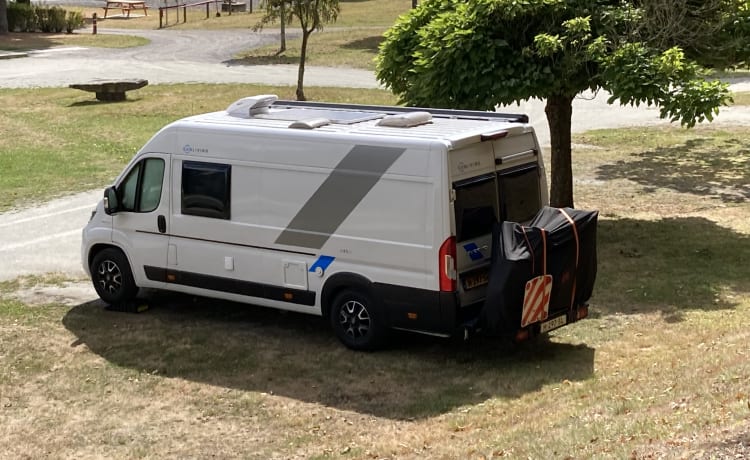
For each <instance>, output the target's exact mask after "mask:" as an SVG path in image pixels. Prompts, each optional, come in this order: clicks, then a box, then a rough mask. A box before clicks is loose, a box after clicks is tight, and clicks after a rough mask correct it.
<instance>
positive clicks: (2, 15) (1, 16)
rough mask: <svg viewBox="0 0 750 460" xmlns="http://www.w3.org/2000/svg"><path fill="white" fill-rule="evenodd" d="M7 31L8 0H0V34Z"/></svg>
mask: <svg viewBox="0 0 750 460" xmlns="http://www.w3.org/2000/svg"><path fill="white" fill-rule="evenodd" d="M7 33H8V0H0V35H5V34H7Z"/></svg>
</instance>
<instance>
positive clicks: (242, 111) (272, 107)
mask: <svg viewBox="0 0 750 460" xmlns="http://www.w3.org/2000/svg"><path fill="white" fill-rule="evenodd" d="M177 123H178V124H183V123H184V124H191V125H195V124H198V125H206V124H208V125H221V126H231V127H233V128H239V129H241V128H242V127H248V128H249V127H258V128H276V129H288V130H295V131H296V130H298V129H304V130H309V131H313V132H319V133H321V134H322V133H331V134H332V133H339V134H350V135H364V136H368V135H369V136H379V137H389V138H404V139H413V140H419V139H425V140H430V141H435V140H444V141H448V142H450V143H451V144H452V145H453V146H454V147H457V144H463V142H461V141H466V140H469V139H473V138H476V137H481V138H482V140H486V138H489V139H491V138H493V137H492V136H496V137H503V136H504V135H507V134H510V133H513V134H516V133H521V132H528V131H531V129H532V128H531V127H530V125H528V124H527V123H528V117H527V116H526V115H522V114H504V113H497V112H481V111H469V110H448V109H423V108H411V107H390V106H371V105H358V104H333V103H320V102H299V101H280V100H278V99H277V97H276V96H275V95H260V96H253V97H247V98H242V99H239V100H237V101H235V102H234V103H232V104H231V105H230V106H229V107H228V108H227V110H224V111H220V112H212V113H206V114H201V115H195V116H192V117H188V118H185V119H183V120H181V121H180V122H177ZM477 140H478V139H477Z"/></svg>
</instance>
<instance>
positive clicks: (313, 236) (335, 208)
mask: <svg viewBox="0 0 750 460" xmlns="http://www.w3.org/2000/svg"><path fill="white" fill-rule="evenodd" d="M405 150H406V149H399V148H388V147H372V146H367V145H356V146H354V148H353V149H351V150H350V151H349V153H347V154H346V156H345V157H344V158H343V159H342V160H341V161H340V162H339V164H338V165H337V166H336V168H335V169H334V170H333V171H332V172H331V175H330V176H328V177H327V178H326V180H325V181H323V183H322V184H321V185H320V187H319V188H318V190H316V191H315V193H314V194H313V196H311V197H310V199H309V200H307V203H305V205H304V206H302V209H300V210H299V212H298V213H297V215H296V216H294V218H293V219H292V221H291V222H290V223H289V225H288V226H287V228H285V229H284V231H283V232H281V235H279V237H278V238H277V239H276V243H277V244H288V245H290V246H302V247H305V248H315V249H320V248H322V247H323V245H324V244H325V242H326V241H328V238H330V236H331V234H333V232H335V231H336V229H337V228H339V225H341V223H342V222H344V220H345V219H346V218H347V217H348V216H349V214H351V212H352V211H353V210H354V208H355V207H356V206H357V205H358V204H359V202H360V201H362V199H363V198H364V197H365V196H367V194H368V193H370V190H372V188H373V187H374V186H375V184H377V183H378V181H379V180H380V178H381V177H383V174H385V172H386V171H387V170H388V168H390V167H391V165H392V164H393V163H394V162H395V161H396V160H397V159H398V158H399V157H400V156H401V155H402V154H403V153H404V151H405Z"/></svg>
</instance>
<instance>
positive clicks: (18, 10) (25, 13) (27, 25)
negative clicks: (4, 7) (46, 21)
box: [8, 2, 37, 32]
mask: <svg viewBox="0 0 750 460" xmlns="http://www.w3.org/2000/svg"><path fill="white" fill-rule="evenodd" d="M36 29H37V18H36V9H35V8H34V7H33V6H31V5H30V4H28V3H22V2H10V3H8V30H10V31H16V30H17V31H19V32H34V31H35V30H36Z"/></svg>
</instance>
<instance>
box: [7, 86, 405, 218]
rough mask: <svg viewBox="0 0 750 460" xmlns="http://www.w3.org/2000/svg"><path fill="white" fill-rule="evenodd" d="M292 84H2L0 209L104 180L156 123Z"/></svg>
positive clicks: (361, 95) (352, 95)
mask: <svg viewBox="0 0 750 460" xmlns="http://www.w3.org/2000/svg"><path fill="white" fill-rule="evenodd" d="M305 92H306V94H307V95H308V98H310V99H312V100H327V101H336V102H343V103H355V102H360V103H368V104H386V105H387V104H392V103H394V102H395V98H394V97H393V96H392V95H390V94H389V93H387V92H385V91H381V90H367V89H344V88H315V87H310V88H306V91H305ZM254 94H277V95H279V97H281V98H285V99H294V98H295V96H294V89H293V88H291V87H286V86H279V87H272V86H261V85H161V86H157V85H151V86H147V87H145V88H142V89H140V90H137V91H132V92H129V93H128V100H127V101H126V102H123V103H103V102H99V101H96V100H95V99H94V98H93V97H92V96H91V95H90V94H88V93H83V92H80V91H76V90H72V89H67V88H62V89H60V88H58V89H12V90H9V89H2V90H0V98H1V99H2V100H3V104H4V109H3V110H2V111H0V124H1V125H2V126H3V127H4V129H5V130H6V132H9V133H14V135H13V136H2V137H0V171H3V173H2V174H0V210H4V209H8V208H10V207H13V206H20V205H22V204H24V203H29V202H35V201H39V200H42V199H47V198H50V197H53V196H58V195H61V194H65V193H70V192H76V191H83V190H88V189H92V188H96V187H101V186H103V185H105V184H107V183H109V182H110V181H111V180H112V179H113V178H114V177H115V176H116V175H117V174H118V173H119V172H120V170H121V169H122V167H123V165H124V164H125V163H126V162H127V161H129V160H130V158H131V157H132V156H133V154H134V153H135V152H136V151H137V150H138V149H139V148H140V147H141V145H143V144H144V143H145V142H146V141H147V140H148V139H149V138H150V137H151V136H152V135H153V134H154V133H155V132H156V131H158V130H159V129H160V128H161V127H163V126H164V125H166V124H167V123H169V122H171V121H174V120H176V119H179V118H182V117H185V116H188V115H192V114H196V113H200V112H208V111H214V110H223V109H225V108H226V107H227V106H228V105H229V104H230V103H231V102H233V101H235V100H236V99H238V98H240V97H243V96H249V95H254Z"/></svg>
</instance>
